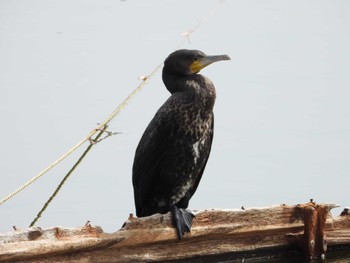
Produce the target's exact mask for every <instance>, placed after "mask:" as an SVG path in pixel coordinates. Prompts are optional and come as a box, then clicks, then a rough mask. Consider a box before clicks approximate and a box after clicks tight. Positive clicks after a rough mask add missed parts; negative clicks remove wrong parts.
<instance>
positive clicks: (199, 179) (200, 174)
mask: <svg viewBox="0 0 350 263" xmlns="http://www.w3.org/2000/svg"><path fill="white" fill-rule="evenodd" d="M213 136H214V114H213V113H212V123H211V132H210V135H209V140H207V141H206V143H207V144H208V145H207V147H206V149H207V152H206V154H205V157H204V158H205V161H204V164H203V167H202V169H201V171H200V172H199V174H198V177H197V180H196V182H195V184H194V186H193V188H192V189H191V197H192V196H193V195H194V193H195V192H196V190H197V187H198V185H199V182H200V181H201V179H202V175H203V172H204V169H205V167H206V165H207V162H208V159H209V155H210V151H211V144H212V142H213Z"/></svg>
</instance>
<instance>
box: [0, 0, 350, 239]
mask: <svg viewBox="0 0 350 263" xmlns="http://www.w3.org/2000/svg"><path fill="white" fill-rule="evenodd" d="M215 7H216V9H215V12H213V13H212V14H211V15H209V16H207V15H208V14H209V13H211V11H213V8H215ZM349 14H350V2H349V1H345V0H343V1H340V0H332V1H330V0H329V1H322V0H313V1H304V0H303V1H302V0H296V1H295V0H293V1H292V0H291V1H273V0H266V1H261V0H255V1H253V0H237V1H233V0H232V1H230V0H226V1H224V2H223V3H221V4H218V1H209V0H208V1H199V0H197V1H185V0H180V1H179V0H176V1H175V0H167V1H159V0H149V1H140V0H139V1H137V0H126V1H118V0H108V1H107V0H100V1H87V0H73V1H68V0H66V1H58V0H52V1H44V0H31V1H26V0H22V1H20V0H0V58H1V59H0V72H1V74H0V89H1V96H0V119H1V120H2V129H0V138H1V147H0V173H1V179H2V180H1V184H0V198H3V197H5V196H6V195H8V194H9V193H11V192H12V191H14V190H15V189H17V188H18V187H19V186H21V185H22V184H24V183H25V182H26V181H27V180H29V179H30V178H32V177H33V176H35V175H36V174H37V173H39V172H40V171H41V170H42V169H44V168H45V167H47V166H48V165H49V164H51V163H52V162H53V161H55V160H56V159H57V158H58V157H60V156H61V155H62V154H63V153H65V152H66V151H68V150H69V149H70V148H71V147H73V146H74V145H75V144H76V143H78V142H79V141H80V140H81V139H83V138H84V137H85V136H86V135H87V134H88V133H89V132H90V131H91V130H92V129H94V128H95V127H96V126H97V124H96V123H99V122H102V121H103V120H105V119H106V118H107V116H108V115H109V114H110V113H111V112H112V111H113V109H115V108H116V107H117V106H118V104H119V103H121V102H122V101H123V100H124V99H125V98H126V96H127V95H128V94H129V93H131V92H132V90H133V89H134V88H136V86H137V85H138V84H139V83H140V80H139V79H138V77H139V76H142V75H147V74H149V73H150V72H151V71H152V70H153V69H154V68H155V67H156V66H157V65H158V64H160V63H161V62H163V61H164V59H165V58H166V56H167V55H168V54H169V53H171V52H172V51H173V50H174V49H175V48H176V47H178V44H179V43H181V41H182V40H183V36H181V33H183V32H186V31H188V30H190V29H193V28H194V27H195V26H196V25H197V24H198V23H199V22H200V21H202V19H203V18H207V19H206V20H205V21H204V22H203V23H201V24H200V26H199V27H198V28H197V30H196V31H195V32H194V33H193V35H192V36H191V37H190V41H185V42H184V43H183V45H182V48H187V49H199V50H201V51H203V52H205V53H207V54H211V55H216V54H227V55H229V56H230V57H231V59H232V60H231V61H229V62H220V63H215V64H213V65H211V66H209V67H207V68H206V69H204V70H203V71H202V72H201V73H202V74H203V75H205V76H207V77H208V78H209V79H211V80H212V81H213V83H214V84H215V86H216V89H217V100H216V105H215V108H214V112H215V132H214V142H213V149H212V153H211V156H210V159H209V162H208V165H207V168H206V170H205V172H204V175H203V179H202V182H201V184H200V185H199V187H198V190H197V192H196V194H195V195H194V197H193V198H192V200H191V201H190V205H189V208H190V209H206V208H240V207H241V206H242V205H244V206H245V207H247V208H248V207H257V206H269V205H275V204H281V203H286V204H289V205H294V204H297V203H302V202H307V201H308V200H309V199H310V198H313V199H314V200H315V201H317V202H334V203H338V204H340V205H341V206H342V207H344V206H349V205H350V200H349V190H348V188H349V185H350V175H349V173H350V160H349V156H350V123H349V120H350V104H349V98H350V74H349V72H350V52H349V47H350V16H349ZM168 96H169V94H168V92H167V90H166V89H165V88H164V85H163V83H162V80H161V74H160V72H158V73H157V74H156V75H155V76H154V77H153V78H152V79H151V80H150V81H149V83H148V84H147V85H146V86H145V88H144V90H143V91H142V92H141V93H139V94H138V95H137V97H136V98H135V99H134V100H132V102H131V103H130V104H129V105H128V106H127V107H126V108H125V109H124V110H123V112H122V113H121V114H120V115H118V117H117V118H116V119H115V120H114V121H113V122H112V123H111V124H110V130H112V131H117V132H122V134H120V135H115V136H113V137H111V138H108V139H106V140H104V141H102V142H101V143H99V144H98V145H96V146H95V147H93V149H92V151H91V152H90V153H89V155H88V156H87V157H86V158H85V160H84V161H83V163H82V164H81V165H80V166H79V168H78V169H77V170H76V171H75V173H73V174H72V175H71V177H70V179H69V180H68V181H67V182H66V184H65V185H64V187H63V189H62V190H61V192H60V193H59V195H58V196H57V197H56V199H55V200H54V201H53V202H52V204H51V205H50V207H49V208H48V209H47V211H46V212H45V213H44V214H43V217H42V218H41V219H40V220H39V221H38V223H37V226H41V227H51V226H67V227H75V226H80V225H83V224H85V222H86V221H87V220H90V221H91V223H92V224H93V225H100V226H101V227H102V228H103V229H104V231H105V232H113V231H116V230H118V229H119V228H120V226H121V225H122V223H123V222H124V221H125V220H126V219H127V217H128V215H129V213H134V211H135V210H134V201H133V190H132V184H131V167H132V162H133V156H134V151H135V148H136V145H137V143H138V141H139V139H140V137H141V135H142V133H143V131H144V129H145V128H146V126H147V124H148V123H149V121H150V120H151V118H152V117H153V116H154V114H155V112H156V110H157V109H158V108H159V107H160V106H161V105H162V103H163V102H164V101H165V100H166V98H167V97H168ZM87 146H88V144H85V145H83V147H81V148H80V149H79V150H78V151H77V152H76V153H75V154H73V155H72V156H70V157H69V158H68V159H66V160H65V161H64V162H63V163H61V164H59V165H58V166H57V167H56V168H54V169H53V170H52V171H50V172H49V173H48V174H46V175H45V176H43V177H42V178H40V179H39V180H38V181H36V182H35V183H34V184H33V185H31V186H29V187H28V188H27V189H25V190H24V191H22V192H21V193H19V194H18V195H16V196H15V197H13V198H12V199H10V200H9V201H7V202H6V203H4V204H2V205H0V215H1V222H0V232H7V231H11V230H12V226H13V225H16V226H17V227H27V226H28V225H29V224H30V222H31V221H32V220H33V219H34V218H35V216H36V214H37V213H38V212H39V210H40V209H41V207H42V206H43V204H44V203H45V202H46V201H47V199H48V198H49V197H50V195H51V194H52V192H53V191H54V190H55V188H56V186H57V185H58V184H59V182H60V181H61V179H62V178H63V177H64V175H65V174H66V173H67V172H68V170H69V169H70V168H71V167H72V165H73V164H74V162H75V161H76V160H77V159H78V158H79V156H80V154H81V153H82V151H84V149H85V148H86V147H87Z"/></svg>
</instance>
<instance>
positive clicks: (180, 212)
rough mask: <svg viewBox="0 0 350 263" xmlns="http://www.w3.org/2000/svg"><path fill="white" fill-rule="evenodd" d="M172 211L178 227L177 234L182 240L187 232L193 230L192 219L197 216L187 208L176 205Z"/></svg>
mask: <svg viewBox="0 0 350 263" xmlns="http://www.w3.org/2000/svg"><path fill="white" fill-rule="evenodd" d="M171 212H172V215H173V223H174V225H175V228H176V232H177V236H178V238H179V240H182V238H183V236H184V234H185V233H186V232H191V227H192V219H193V218H194V217H195V216H194V215H193V214H192V213H191V212H189V211H187V210H186V209H182V208H178V207H176V206H175V205H172V206H171Z"/></svg>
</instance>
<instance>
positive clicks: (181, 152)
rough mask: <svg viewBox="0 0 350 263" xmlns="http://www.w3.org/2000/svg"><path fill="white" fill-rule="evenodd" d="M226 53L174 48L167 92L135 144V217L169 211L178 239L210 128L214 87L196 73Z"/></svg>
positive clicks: (185, 226)
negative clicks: (218, 54) (210, 54)
mask: <svg viewBox="0 0 350 263" xmlns="http://www.w3.org/2000/svg"><path fill="white" fill-rule="evenodd" d="M229 59H230V58H229V56H227V55H220V56H207V55H206V54H204V53H203V52H201V51H198V50H185V49H182V50H177V51H175V52H173V53H171V54H170V55H169V56H168V57H167V58H166V60H165V62H164V67H163V75H162V78H163V82H164V84H165V86H166V88H167V89H168V91H169V92H170V93H171V94H172V95H171V96H170V97H169V99H168V100H167V101H166V102H165V103H164V104H163V105H162V106H161V107H160V108H159V110H158V111H157V113H156V114H155V116H154V118H153V119H152V120H151V122H150V123H149V125H148V127H147V128H146V130H145V132H144V133H143V135H142V137H141V140H140V142H139V144H138V146H137V148H136V153H135V158H134V164H133V169H132V172H133V175H132V181H133V187H134V198H135V206H136V215H137V216H138V217H144V216H150V215H153V214H155V213H167V212H169V211H171V212H172V215H173V223H174V225H175V228H176V230H177V235H178V238H179V239H182V238H183V235H184V234H185V232H190V229H191V226H192V218H193V217H194V215H193V214H192V213H190V212H189V211H187V210H185V209H186V208H187V206H188V202H189V200H190V199H191V197H192V195H193V194H194V192H195V191H196V189H197V187H198V184H199V181H200V179H201V177H202V174H203V171H204V168H205V165H206V163H207V160H208V157H209V153H210V149H211V144H212V139H213V128H214V115H213V106H214V102H215V97H216V93H215V88H214V85H213V83H212V82H211V81H210V80H209V79H207V78H206V77H204V76H202V75H200V74H197V73H198V72H199V71H200V70H201V69H202V68H204V67H206V66H208V65H209V64H211V63H213V62H217V61H220V60H229Z"/></svg>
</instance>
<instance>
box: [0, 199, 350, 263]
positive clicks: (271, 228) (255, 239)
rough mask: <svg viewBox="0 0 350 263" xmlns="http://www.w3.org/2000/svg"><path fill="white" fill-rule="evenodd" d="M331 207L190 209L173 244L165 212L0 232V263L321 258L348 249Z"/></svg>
mask: <svg viewBox="0 0 350 263" xmlns="http://www.w3.org/2000/svg"><path fill="white" fill-rule="evenodd" d="M334 207H336V205H334V204H316V203H314V202H312V201H311V202H309V203H307V204H302V205H295V206H288V205H277V206H272V207H267V208H249V209H244V208H243V207H242V209H240V210H215V209H212V210H201V211H195V215H196V217H195V219H194V221H193V227H192V230H191V233H188V234H186V235H185V238H184V240H182V241H179V240H178V239H177V236H176V233H175V230H174V228H173V227H172V221H171V216H170V214H164V215H161V214H156V215H153V216H150V217H145V218H134V217H133V216H132V215H131V216H130V217H129V219H128V220H127V221H126V222H125V224H124V226H123V227H122V228H121V229H120V230H119V231H117V232H115V233H104V232H103V231H102V229H101V228H100V227H93V226H91V225H90V223H89V222H88V223H87V224H86V225H85V226H83V227H80V228H63V227H54V228H49V229H44V230H43V229H41V228H38V227H32V228H29V229H25V230H18V229H15V230H14V231H13V232H11V233H8V234H0V262H23V261H25V262H40V263H43V262H81V263H82V262H148V261H183V260H186V262H203V261H204V260H205V262H219V261H224V260H238V259H239V260H240V261H241V260H242V259H244V258H254V257H267V256H269V257H271V256H276V255H290V254H291V253H301V252H300V251H303V252H304V255H305V256H306V257H309V258H319V257H324V256H325V254H326V251H327V248H328V247H330V248H332V247H348V248H349V247H350V212H349V209H347V208H345V209H344V211H343V212H342V214H341V215H340V216H338V217H336V218H332V216H331V213H329V211H330V210H331V209H332V208H334Z"/></svg>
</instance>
